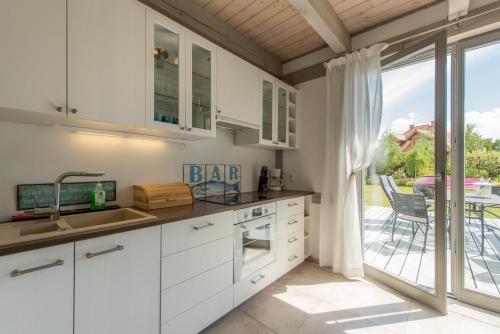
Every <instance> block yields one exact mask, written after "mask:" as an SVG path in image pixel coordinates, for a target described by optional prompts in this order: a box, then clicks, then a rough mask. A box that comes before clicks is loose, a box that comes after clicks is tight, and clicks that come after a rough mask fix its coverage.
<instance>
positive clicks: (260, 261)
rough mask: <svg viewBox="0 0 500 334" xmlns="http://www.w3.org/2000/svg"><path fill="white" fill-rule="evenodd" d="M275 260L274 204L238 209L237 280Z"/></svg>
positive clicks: (236, 237)
mask: <svg viewBox="0 0 500 334" xmlns="http://www.w3.org/2000/svg"><path fill="white" fill-rule="evenodd" d="M275 260H276V215H275V204H274V203H272V204H264V205H260V206H256V207H251V208H246V209H241V210H237V211H235V220H234V282H238V281H239V280H240V279H241V278H243V277H246V276H247V275H249V274H251V273H253V272H254V271H256V270H259V269H260V268H262V267H264V266H266V265H268V264H269V263H272V262H273V261H275Z"/></svg>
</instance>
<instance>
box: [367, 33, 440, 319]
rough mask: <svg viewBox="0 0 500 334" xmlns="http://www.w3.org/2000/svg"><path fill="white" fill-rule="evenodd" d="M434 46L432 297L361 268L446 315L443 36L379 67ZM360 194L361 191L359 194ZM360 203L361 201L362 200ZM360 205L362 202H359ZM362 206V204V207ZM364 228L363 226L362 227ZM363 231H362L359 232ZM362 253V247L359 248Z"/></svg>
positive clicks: (377, 271)
mask: <svg viewBox="0 0 500 334" xmlns="http://www.w3.org/2000/svg"><path fill="white" fill-rule="evenodd" d="M432 44H434V45H435V50H436V51H435V55H436V58H435V59H436V68H435V71H436V72H435V73H436V77H435V95H434V96H435V124H436V130H435V153H434V154H435V173H436V175H438V173H440V174H441V175H442V179H441V180H439V179H436V187H435V188H436V211H435V220H436V222H442V223H441V224H439V223H436V224H435V230H436V232H435V234H436V237H435V238H436V240H435V243H436V255H435V282H434V286H435V294H432V293H430V292H428V291H425V290H423V289H419V288H418V287H417V286H415V285H413V284H411V283H409V282H407V281H404V280H402V279H401V278H400V277H398V276H396V275H393V274H390V273H387V272H384V271H382V270H380V269H378V268H375V267H373V266H371V265H369V264H366V263H365V265H364V268H365V272H366V274H367V275H368V276H371V277H373V278H374V279H376V280H378V281H381V282H384V284H386V285H388V286H389V287H391V288H393V289H395V290H398V291H400V292H402V293H403V294H405V295H407V296H409V297H411V298H413V299H415V300H417V301H419V302H422V303H423V304H426V305H428V306H430V307H432V308H434V309H436V310H438V311H439V312H441V313H443V314H446V313H447V291H446V275H447V273H446V121H447V117H446V113H447V110H446V95H447V94H446V92H447V89H446V56H447V33H446V31H441V32H438V33H436V34H434V35H432V36H430V37H428V38H425V39H423V40H421V41H419V42H417V43H415V44H412V45H411V46H408V47H407V48H405V49H403V50H401V51H399V52H397V53H395V54H393V55H390V56H388V57H386V58H384V59H383V60H382V66H383V65H386V64H389V63H392V62H394V61H396V60H397V59H400V58H402V57H405V56H408V55H410V54H412V53H414V52H416V51H418V50H420V49H422V48H424V47H425V46H428V45H432ZM361 194H362V192H361ZM362 200H363V199H362ZM360 203H363V202H362V201H360ZM363 207H364V204H363ZM363 225H364V224H363ZM361 230H362V231H364V229H363V228H362V229H361ZM363 250H364V247H363Z"/></svg>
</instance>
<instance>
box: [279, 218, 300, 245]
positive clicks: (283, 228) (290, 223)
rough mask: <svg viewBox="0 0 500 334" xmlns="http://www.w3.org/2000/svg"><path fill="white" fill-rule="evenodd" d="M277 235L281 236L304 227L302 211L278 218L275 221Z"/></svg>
mask: <svg viewBox="0 0 500 334" xmlns="http://www.w3.org/2000/svg"><path fill="white" fill-rule="evenodd" d="M276 225H277V228H276V229H277V231H276V234H277V237H278V239H280V238H283V237H285V236H287V235H289V234H290V233H294V232H297V231H300V230H303V229H304V213H299V214H297V215H295V216H291V217H287V218H284V219H280V220H278V222H277V224H276Z"/></svg>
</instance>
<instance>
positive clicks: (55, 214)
mask: <svg viewBox="0 0 500 334" xmlns="http://www.w3.org/2000/svg"><path fill="white" fill-rule="evenodd" d="M103 175H104V173H102V172H94V173H92V172H66V173H62V174H61V175H59V176H58V177H57V178H56V180H55V181H54V205H53V206H52V214H51V216H50V220H52V221H55V220H59V218H60V217H61V182H62V181H63V180H64V179H65V178H67V177H70V176H88V177H97V176H103Z"/></svg>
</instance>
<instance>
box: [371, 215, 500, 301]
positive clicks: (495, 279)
mask: <svg viewBox="0 0 500 334" xmlns="http://www.w3.org/2000/svg"><path fill="white" fill-rule="evenodd" d="M391 213H392V209H391V208H387V207H376V206H373V207H368V208H367V209H366V211H365V240H364V241H365V262H366V263H368V264H370V265H372V266H375V267H377V268H380V269H383V270H385V271H387V272H389V273H391V274H394V275H396V276H399V277H401V278H403V279H405V280H407V281H409V282H411V283H413V284H416V285H417V286H418V287H421V288H423V289H426V290H430V291H432V290H434V258H435V244H434V240H435V239H434V236H435V234H434V232H435V229H434V226H433V224H431V229H430V230H429V234H428V236H427V249H426V251H425V252H424V251H423V242H424V234H423V233H422V231H420V230H418V232H417V233H416V235H415V237H414V238H413V233H412V225H411V223H410V222H405V221H399V222H398V223H397V224H396V230H395V232H394V241H391V233H392V227H393V226H392V223H390V222H388V223H385V221H386V219H387V218H388V217H389V216H390V215H391ZM487 221H488V224H491V225H496V226H500V221H498V220H493V219H487ZM465 229H466V230H465V254H466V258H465V265H466V268H465V281H466V287H467V288H469V289H477V290H480V291H482V292H485V293H488V294H491V295H494V296H497V297H498V296H500V230H498V231H497V230H495V229H492V230H489V229H487V228H485V237H486V239H485V251H484V255H481V225H480V223H479V221H478V220H475V219H472V220H470V222H469V221H467V223H466V224H465ZM449 264H450V250H449V249H448V273H449V272H450V265H449ZM450 277H451V275H450V274H448V283H449V282H450ZM449 286H450V284H448V287H449Z"/></svg>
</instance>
